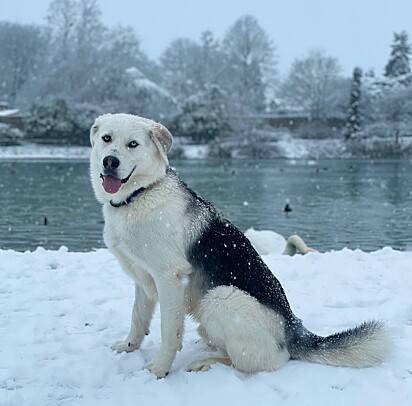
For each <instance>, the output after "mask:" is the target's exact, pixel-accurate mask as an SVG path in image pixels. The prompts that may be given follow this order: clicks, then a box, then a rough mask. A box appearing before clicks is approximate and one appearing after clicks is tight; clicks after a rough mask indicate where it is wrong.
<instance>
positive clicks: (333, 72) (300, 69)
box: [281, 50, 340, 120]
mask: <svg viewBox="0 0 412 406" xmlns="http://www.w3.org/2000/svg"><path fill="white" fill-rule="evenodd" d="M339 72H340V67H339V64H338V61H337V59H335V58H332V57H329V56H326V55H325V54H324V53H323V52H322V51H319V50H312V51H310V52H309V54H308V56H306V57H305V58H302V59H296V60H295V61H294V62H293V64H292V67H291V70H290V72H289V75H288V77H287V78H286V80H285V82H284V83H283V85H282V86H281V95H282V97H283V98H284V99H285V100H286V101H287V102H289V103H292V104H293V105H295V106H297V107H301V108H303V109H304V110H306V111H307V112H308V113H309V114H310V118H311V119H312V120H319V119H324V118H326V117H327V114H328V111H329V110H330V107H331V106H332V105H333V104H334V101H335V99H336V95H335V93H334V89H333V88H334V85H335V84H336V82H337V80H338V79H339Z"/></svg>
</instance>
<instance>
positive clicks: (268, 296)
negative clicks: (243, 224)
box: [90, 114, 391, 377]
mask: <svg viewBox="0 0 412 406" xmlns="http://www.w3.org/2000/svg"><path fill="white" fill-rule="evenodd" d="M90 140H91V144H92V147H93V148H92V154H91V165H90V168H91V181H92V184H93V188H94V192H95V194H96V197H97V199H98V201H99V202H100V203H101V204H102V205H103V213H104V219H105V228H104V240H105V243H106V244H107V246H108V248H109V249H110V250H111V252H112V253H113V254H114V255H115V256H116V258H117V259H118V261H119V263H120V265H121V267H122V268H123V270H124V271H125V272H126V273H127V274H128V275H129V276H130V277H131V278H132V279H133V280H134V283H135V302H134V306H133V310H132V321H131V328H130V332H129V334H128V336H127V337H126V339H125V340H124V341H119V342H116V343H114V344H113V346H112V348H113V349H114V350H116V351H118V352H122V351H133V350H135V349H137V348H139V347H140V345H141V344H142V341H143V339H144V337H145V335H146V334H148V332H149V325H150V321H151V318H152V315H153V312H154V308H155V305H156V303H157V302H158V301H159V303H160V314H161V336H162V337H161V338H162V343H161V347H160V351H159V353H158V355H157V357H156V358H155V360H154V361H152V362H150V363H148V364H147V365H146V366H145V368H147V369H149V370H150V371H152V372H153V373H154V374H155V375H157V376H158V377H164V376H165V375H167V373H168V372H169V370H170V368H171V365H172V363H173V360H174V358H175V356H176V352H177V351H178V350H180V349H181V346H182V339H183V330H184V318H185V315H186V314H190V315H191V316H193V317H194V319H195V320H196V321H198V322H199V328H198V331H199V334H200V336H201V337H202V338H203V339H204V340H205V341H206V342H207V343H208V344H210V345H211V346H214V347H216V348H219V349H220V350H221V351H222V352H223V353H224V354H226V355H227V356H226V357H224V358H223V357H222V358H209V359H205V360H201V361H196V362H194V363H192V364H191V365H190V366H189V368H188V370H189V371H201V370H202V371H204V370H207V369H209V368H210V365H211V364H213V363H216V362H221V363H223V364H226V365H233V367H235V368H236V369H238V370H239V371H243V372H248V373H252V372H256V371H270V370H275V369H278V368H280V367H281V366H282V365H284V364H285V363H286V362H287V361H288V360H289V359H300V360H306V361H312V362H319V363H324V364H330V365H337V366H348V367H369V366H373V365H377V364H379V363H380V362H382V361H383V360H384V359H385V358H386V357H387V355H388V352H389V350H390V347H391V339H390V337H389V334H388V332H387V330H386V328H385V326H384V325H383V324H382V323H381V322H377V321H370V322H365V323H363V324H362V325H360V326H357V327H355V328H353V329H350V330H347V331H343V332H340V333H336V334H333V335H331V336H328V337H320V336H318V335H316V334H314V333H312V332H310V331H308V330H307V329H306V328H305V327H304V326H303V325H302V322H301V320H300V319H298V318H297V317H296V316H295V315H294V314H293V312H292V310H291V308H290V305H289V303H288V300H287V298H286V295H285V292H284V290H283V289H282V286H281V285H280V283H279V281H278V280H277V279H276V278H275V276H274V275H273V274H272V272H271V271H270V270H269V268H268V267H267V266H266V265H265V263H264V262H263V260H262V259H261V258H260V256H259V255H258V254H257V252H256V251H255V249H254V248H253V247H252V245H251V243H250V242H249V240H248V239H247V238H246V237H245V236H244V234H243V233H241V232H240V231H239V230H238V229H237V228H236V227H235V226H233V225H232V224H231V223H230V222H229V221H228V220H226V219H225V218H224V217H223V216H222V215H221V214H220V213H219V212H218V211H217V210H216V209H215V208H214V207H213V205H212V204H210V203H209V202H207V201H205V200H203V199H202V198H201V197H199V196H198V195H197V194H196V193H195V192H193V191H192V190H191V189H190V188H189V187H188V186H187V185H186V184H185V183H184V182H183V181H182V180H181V179H180V178H179V177H178V176H177V175H176V173H175V172H174V171H173V170H172V169H171V168H170V167H169V164H168V159H167V153H168V151H169V149H170V148H171V145H172V136H171V134H170V133H169V131H168V130H167V129H166V128H165V127H164V126H162V125H161V124H158V123H155V122H153V121H151V120H148V119H145V118H141V117H137V116H133V115H128V114H114V115H111V114H106V115H103V116H100V117H98V118H97V119H96V121H95V123H94V125H93V126H92V128H91V131H90Z"/></svg>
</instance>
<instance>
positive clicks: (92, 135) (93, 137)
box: [90, 122, 99, 147]
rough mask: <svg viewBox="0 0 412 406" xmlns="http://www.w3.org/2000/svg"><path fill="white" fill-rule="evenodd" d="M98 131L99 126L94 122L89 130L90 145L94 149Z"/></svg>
mask: <svg viewBox="0 0 412 406" xmlns="http://www.w3.org/2000/svg"><path fill="white" fill-rule="evenodd" d="M98 130H99V126H98V125H97V124H96V122H94V124H93V125H92V128H91V129H90V145H91V146H92V147H94V143H95V142H96V133H97V131H98Z"/></svg>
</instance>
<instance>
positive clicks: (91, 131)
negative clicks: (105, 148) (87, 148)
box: [90, 114, 111, 147]
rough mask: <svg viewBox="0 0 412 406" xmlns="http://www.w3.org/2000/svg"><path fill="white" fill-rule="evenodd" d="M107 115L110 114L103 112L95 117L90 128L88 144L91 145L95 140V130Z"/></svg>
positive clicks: (97, 129)
mask: <svg viewBox="0 0 412 406" xmlns="http://www.w3.org/2000/svg"><path fill="white" fill-rule="evenodd" d="M108 116H111V114H103V115H101V116H99V117H97V118H96V120H95V121H94V124H93V125H92V128H90V144H91V146H92V147H93V146H94V144H95V142H96V133H97V131H99V126H100V125H101V124H102V122H103V120H104V119H105V118H106V117H108Z"/></svg>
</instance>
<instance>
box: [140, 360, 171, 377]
mask: <svg viewBox="0 0 412 406" xmlns="http://www.w3.org/2000/svg"><path fill="white" fill-rule="evenodd" d="M143 369H147V370H148V371H150V372H151V373H152V374H154V375H156V376H157V378H158V379H161V378H164V377H166V376H167V375H169V368H165V367H164V366H161V365H160V364H159V363H158V362H156V361H151V362H148V363H147V364H146V365H145V366H144V367H143Z"/></svg>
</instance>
